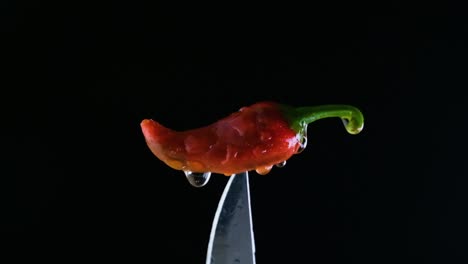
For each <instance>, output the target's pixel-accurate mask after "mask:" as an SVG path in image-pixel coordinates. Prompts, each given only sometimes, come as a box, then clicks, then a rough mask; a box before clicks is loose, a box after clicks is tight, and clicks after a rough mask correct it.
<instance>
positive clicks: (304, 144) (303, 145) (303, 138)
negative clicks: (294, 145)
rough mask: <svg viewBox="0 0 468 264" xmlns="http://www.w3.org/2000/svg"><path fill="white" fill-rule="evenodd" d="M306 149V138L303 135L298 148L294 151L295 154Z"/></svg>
mask: <svg viewBox="0 0 468 264" xmlns="http://www.w3.org/2000/svg"><path fill="white" fill-rule="evenodd" d="M306 147H307V136H306V135H303V136H302V137H301V139H300V140H299V148H298V149H297V151H296V154H299V153H301V152H302V151H304V149H305V148H306Z"/></svg>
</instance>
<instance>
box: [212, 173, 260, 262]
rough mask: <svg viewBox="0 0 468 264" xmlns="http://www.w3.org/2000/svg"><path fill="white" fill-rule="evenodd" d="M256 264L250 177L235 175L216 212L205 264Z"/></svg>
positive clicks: (228, 184) (225, 190)
mask: <svg viewBox="0 0 468 264" xmlns="http://www.w3.org/2000/svg"><path fill="white" fill-rule="evenodd" d="M228 263H229V264H230V263H242V264H255V242H254V234H253V225H252V209H251V207H250V187H249V173H248V172H243V173H240V174H236V175H232V176H231V177H230V179H229V181H228V183H227V184H226V187H225V188H224V191H223V194H222V195H221V199H220V200H219V203H218V208H217V209H216V213H215V217H214V220H213V225H212V227H211V234H210V240H209V243H208V252H207V256H206V264H228Z"/></svg>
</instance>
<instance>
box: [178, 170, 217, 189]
mask: <svg viewBox="0 0 468 264" xmlns="http://www.w3.org/2000/svg"><path fill="white" fill-rule="evenodd" d="M184 173H185V177H187V180H188V182H189V183H190V184H191V185H192V186H194V187H203V186H205V185H206V184H207V183H208V181H209V180H210V177H211V172H200V173H199V172H191V171H184Z"/></svg>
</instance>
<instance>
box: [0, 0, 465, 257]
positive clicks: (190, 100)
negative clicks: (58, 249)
mask: <svg viewBox="0 0 468 264" xmlns="http://www.w3.org/2000/svg"><path fill="white" fill-rule="evenodd" d="M6 3H9V2H8V1H7V2H6ZM4 5H5V7H2V12H3V14H2V21H4V22H2V27H3V29H2V30H3V31H4V34H3V35H4V36H5V40H4V43H6V44H7V48H5V49H4V50H3V53H4V55H5V56H4V59H3V62H4V66H5V70H4V71H3V76H4V77H5V78H4V84H5V85H2V86H3V88H2V90H3V91H4V92H5V96H2V101H4V102H2V106H3V107H5V111H3V113H4V114H5V116H6V119H5V120H4V125H5V129H2V130H4V131H6V132H7V134H6V136H4V137H3V139H2V140H3V141H4V146H6V147H4V148H3V149H4V150H6V152H5V153H6V155H5V159H4V161H5V162H4V165H5V167H4V170H3V171H4V173H2V176H1V185H0V186H1V188H2V189H1V190H2V191H1V204H2V217H1V222H0V223H1V225H0V228H1V230H2V231H5V232H8V231H17V232H19V231H25V232H29V233H32V234H42V235H43V234H46V235H45V237H49V236H55V234H57V235H59V237H60V239H58V240H57V241H59V244H61V245H62V247H63V249H67V250H66V251H65V252H68V250H69V249H71V251H70V256H74V255H79V256H85V257H86V256H92V253H93V252H94V253H98V256H99V257H101V258H104V259H107V260H120V259H121V258H123V257H128V258H129V259H130V260H132V259H133V258H135V257H138V258H140V257H141V258H149V259H150V260H151V261H153V262H156V263H163V262H164V263H168V262H167V261H162V259H165V258H169V259H170V261H169V263H204V258H205V254H206V245H207V243H208V236H209V232H210V228H211V223H212V218H213V216H214V212H215V209H216V206H217V202H218V199H219V197H220V195H221V192H222V190H223V188H224V185H225V183H226V182H227V180H228V178H227V177H224V176H221V175H213V176H212V179H211V181H210V182H209V184H208V185H207V186H206V187H204V188H200V189H197V188H193V187H191V186H190V185H189V184H188V182H187V181H186V180H185V177H184V175H183V173H181V172H178V171H174V170H172V169H170V168H169V167H167V166H166V165H164V164H163V163H162V162H160V161H159V160H158V159H156V158H155V157H154V156H153V155H152V154H151V153H150V151H149V149H148V148H147V147H146V145H145V142H144V139H143V136H142V134H141V131H140V127H139V123H140V121H141V120H142V119H144V118H153V119H155V120H158V121H159V122H161V123H162V124H164V125H166V126H168V127H171V128H174V129H178V130H183V129H189V128H194V127H199V126H202V125H207V124H209V123H211V122H214V121H216V120H217V119H219V118H221V117H224V116H226V115H228V114H230V113H231V112H234V111H237V110H238V109H239V108H240V107H242V106H246V105H249V104H252V103H255V102H257V101H262V100H274V101H278V102H281V103H285V104H290V105H295V106H305V105H319V104H330V103H332V104H337V103H339V104H351V105H354V106H356V107H358V108H360V109H361V110H362V111H363V113H364V115H365V118H366V124H365V128H364V131H363V132H362V133H361V134H360V135H357V136H352V135H349V134H347V133H346V132H345V130H344V129H343V127H342V125H341V122H340V120H338V119H326V120H321V121H319V122H316V123H314V124H311V125H310V127H309V132H308V135H309V143H308V147H307V149H306V150H305V151H304V152H303V153H301V154H300V155H297V156H294V157H293V158H291V159H290V160H289V161H288V164H287V165H286V166H285V167H284V168H281V169H280V168H274V169H273V170H272V171H271V173H269V174H268V175H266V176H260V175H257V174H256V173H254V172H252V173H251V192H252V193H251V195H252V207H253V222H254V231H255V238H256V246H257V262H258V263H394V262H396V261H398V262H401V261H405V262H406V261H411V262H413V263H460V260H466V259H467V256H466V243H465V246H463V241H465V242H466V236H465V235H466V232H465V231H466V230H465V228H464V223H466V220H467V218H466V216H465V212H466V201H467V199H466V198H467V195H466V186H467V183H468V182H467V180H466V174H467V171H466V166H464V162H465V157H466V155H465V149H466V142H465V139H464V137H465V135H466V132H467V131H466V116H465V115H464V108H465V106H466V103H467V100H466V96H464V95H463V94H462V93H456V91H462V90H463V88H466V81H465V78H466V77H465V75H466V59H467V44H468V43H467V37H466V33H467V32H468V31H467V30H468V27H467V20H466V18H464V17H463V14H462V12H461V10H462V9H460V8H458V7H456V6H451V5H450V4H445V5H443V6H435V5H434V6H430V5H427V4H426V5H425V6H424V7H421V6H414V7H412V6H408V5H407V4H404V3H396V2H394V3H385V4H379V5H371V6H369V5H364V4H362V5H359V4H356V3H355V2H351V3H348V4H346V5H341V4H338V3H315V4H310V5H303V4H293V3H289V2H288V3H286V2H285V3H282V4H272V3H266V4H258V5H253V4H251V3H243V4H241V3H237V2H230V3H226V4H222V5H221V4H201V3H198V2H196V3H195V2H194V3H192V4H189V5H186V4H182V3H170V4H168V3H153V2H152V1H146V2H144V3H136V2H133V1H127V2H123V1H122V2H118V1H114V2H112V3H108V4H99V5H98V4H93V5H85V4H79V3H69V2H68V1H64V2H62V3H45V2H41V1H30V3H27V2H26V3H23V4H19V3H9V4H4ZM75 250H77V251H75ZM46 252H47V251H46ZM72 252H73V253H72Z"/></svg>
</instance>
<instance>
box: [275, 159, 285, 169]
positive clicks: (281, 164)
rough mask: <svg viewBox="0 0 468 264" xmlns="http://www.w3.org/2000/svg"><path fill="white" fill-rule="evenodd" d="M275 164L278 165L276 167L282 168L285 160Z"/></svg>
mask: <svg viewBox="0 0 468 264" xmlns="http://www.w3.org/2000/svg"><path fill="white" fill-rule="evenodd" d="M275 166H276V167H278V168H283V167H284V166H286V161H285V160H283V161H282V162H280V163H278V164H276V165H275Z"/></svg>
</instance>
